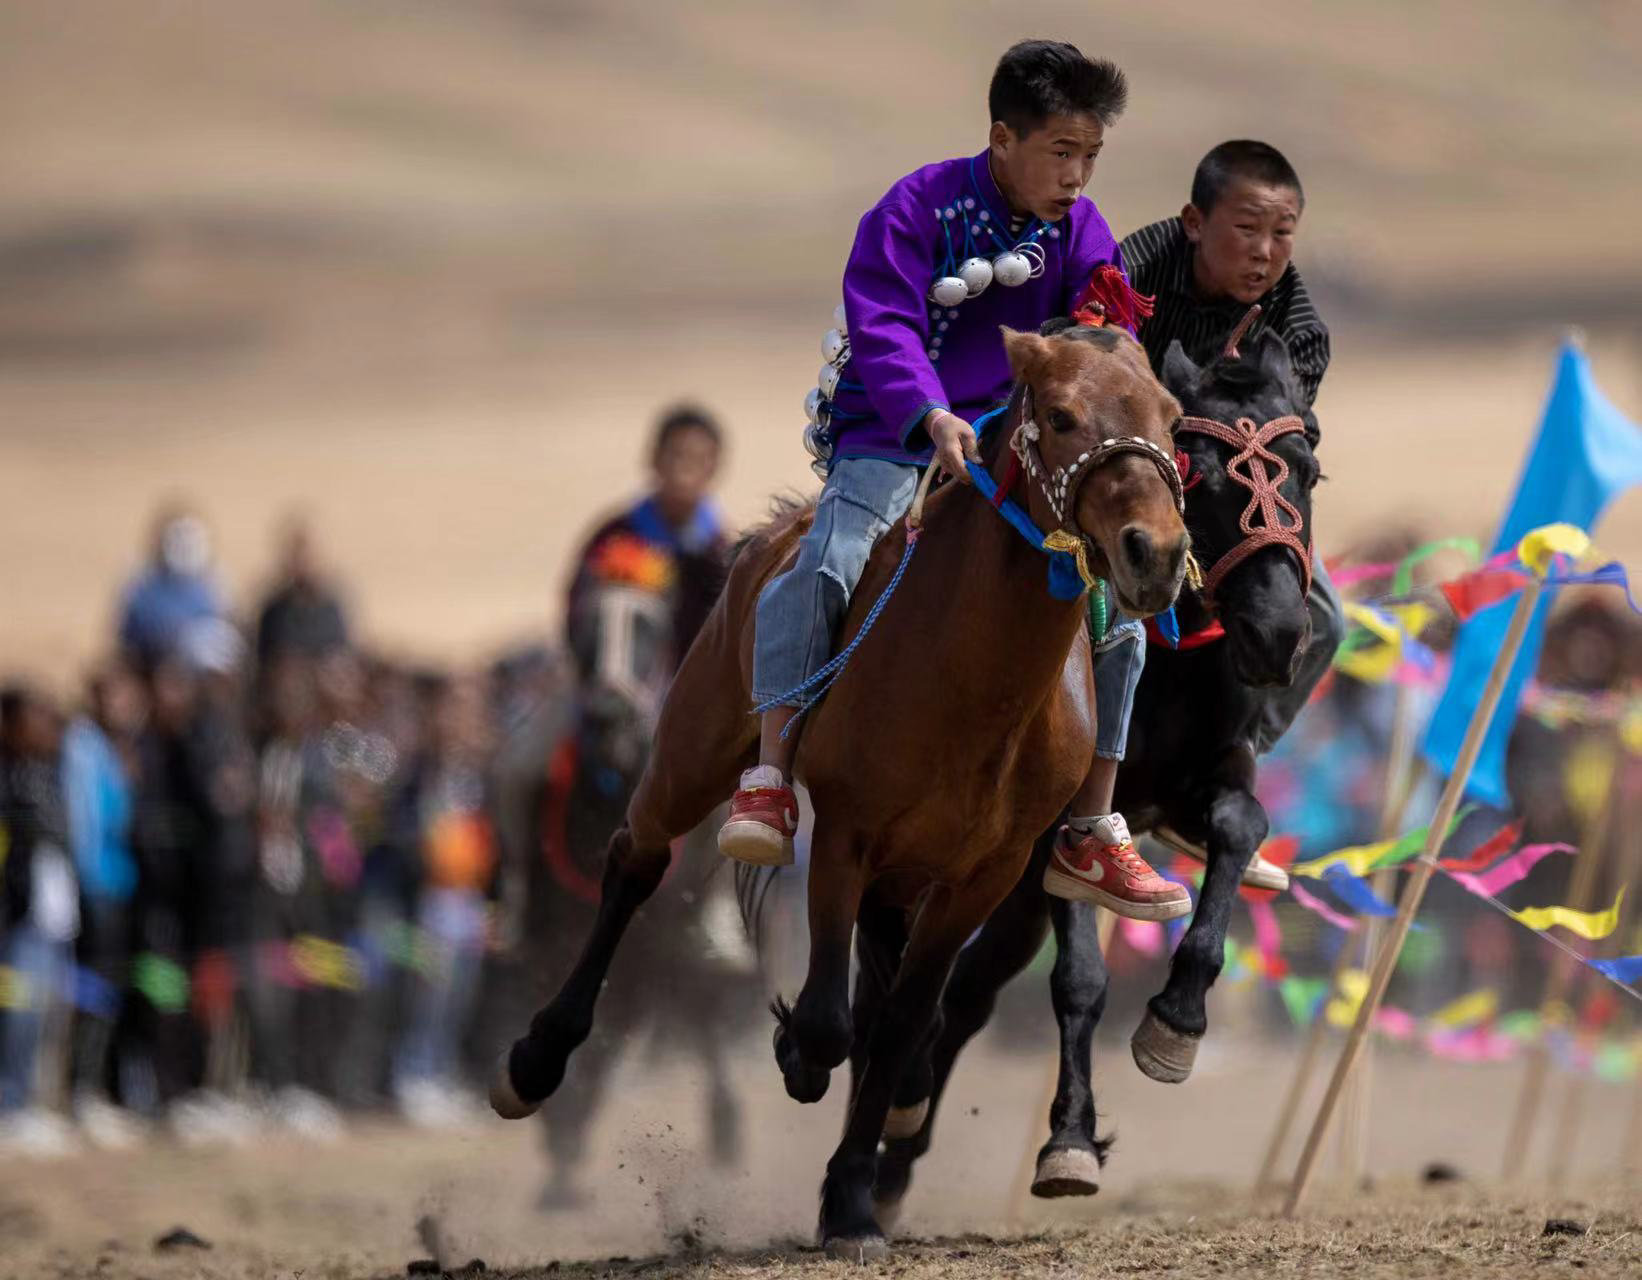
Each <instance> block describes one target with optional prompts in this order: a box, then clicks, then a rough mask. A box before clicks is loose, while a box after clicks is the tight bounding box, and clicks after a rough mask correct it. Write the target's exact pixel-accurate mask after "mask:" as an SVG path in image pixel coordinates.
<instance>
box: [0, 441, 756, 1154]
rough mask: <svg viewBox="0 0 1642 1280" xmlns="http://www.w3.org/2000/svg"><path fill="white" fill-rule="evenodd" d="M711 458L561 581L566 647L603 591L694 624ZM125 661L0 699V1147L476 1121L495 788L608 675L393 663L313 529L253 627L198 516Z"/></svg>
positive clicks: (587, 645) (174, 515) (495, 849)
mask: <svg viewBox="0 0 1642 1280" xmlns="http://www.w3.org/2000/svg"><path fill="white" fill-rule="evenodd" d="M719 449H720V435H719V430H718V428H717V426H716V424H714V423H713V422H712V420H711V419H710V418H709V417H708V416H707V415H706V414H705V413H703V412H701V411H699V410H689V409H685V410H679V411H675V412H674V413H672V414H669V415H668V416H667V417H666V418H665V419H664V420H663V421H662V423H661V425H660V427H659V428H658V432H657V436H656V440H655V443H654V451H653V454H652V456H651V457H650V459H649V461H650V463H651V464H652V470H653V473H654V485H653V487H652V489H651V491H650V492H649V493H648V495H647V496H645V497H644V498H643V499H642V500H641V501H639V502H638V503H637V504H636V505H634V506H632V507H631V508H630V509H627V510H626V511H625V512H624V513H623V514H620V515H618V516H617V517H616V518H615V519H613V520H611V521H609V522H607V523H606V524H604V525H602V526H600V528H599V529H598V531H597V532H596V533H595V536H594V537H593V538H592V539H590V541H589V542H588V544H587V546H586V548H584V550H583V551H582V553H581V556H580V557H579V559H578V562H577V565H576V568H575V571H574V572H573V574H572V575H571V576H572V589H571V593H570V598H569V601H568V603H567V612H568V614H569V615H570V627H569V633H570V639H571V645H570V648H571V649H572V650H574V649H576V648H578V647H580V648H584V649H593V648H596V647H597V645H596V642H595V641H590V640H587V639H586V638H585V637H586V636H587V635H588V634H589V633H590V632H589V628H588V627H587V626H584V625H581V624H580V623H579V622H578V619H579V618H581V617H583V615H586V614H587V613H588V612H589V605H588V603H587V602H588V600H589V599H590V587H591V586H592V585H593V584H594V583H596V581H597V580H598V579H599V578H600V577H601V575H602V576H610V575H615V576H617V577H619V578H621V579H622V580H623V581H624V582H625V583H626V584H627V585H629V586H638V587H641V588H645V589H651V590H655V591H658V592H666V593H668V598H669V599H671V600H673V601H674V602H675V605H676V607H677V608H678V609H680V610H683V611H687V612H689V613H690V614H691V617H690V619H689V621H690V622H691V623H692V624H693V623H695V622H698V621H699V618H698V617H697V616H696V615H699V614H702V613H704V612H705V604H704V603H703V602H704V601H706V602H710V599H711V594H712V591H713V590H714V589H715V588H714V586H713V584H712V583H710V582H706V581H703V582H702V583H700V584H697V585H696V588H695V589H694V590H685V591H682V592H680V591H677V590H676V589H675V587H676V583H675V581H674V579H675V577H676V576H677V575H676V574H674V573H673V571H672V566H673V564H674V562H675V560H676V561H677V562H679V563H684V564H688V563H689V562H691V553H697V554H696V559H698V560H706V561H711V562H713V563H715V564H716V563H717V561H718V559H719V557H720V555H721V553H722V549H723V542H722V532H721V529H720V527H719V522H718V519H717V515H716V509H715V508H714V507H713V506H712V503H711V500H710V497H709V496H708V490H709V488H710V486H711V484H712V482H713V478H714V476H715V474H716V471H717V461H718V454H719ZM635 574H637V575H639V577H641V578H643V581H639V580H637V579H636V578H635ZM687 576H688V575H687ZM697 576H701V575H697ZM686 585H687V586H688V584H686ZM692 629H693V627H692ZM579 638H580V639H579ZM109 652H110V656H109V657H108V658H107V659H106V660H104V661H101V662H99V663H98V664H97V665H96V666H95V667H94V669H92V670H91V671H90V673H89V675H88V676H87V678H86V679H85V684H84V690H83V693H82V694H81V696H80V697H79V698H78V699H76V700H75V701H74V704H73V705H71V706H62V705H59V704H58V702H57V701H54V699H53V698H52V697H50V696H48V695H47V693H45V692H44V691H42V690H41V689H39V688H36V687H31V686H28V685H24V684H18V683H12V684H8V685H7V686H6V687H5V688H4V691H3V696H0V1149H12V1150H24V1151H33V1152H38V1153H50V1152H54V1151H61V1150H67V1149H72V1148H74V1147H76V1146H78V1145H80V1144H81V1143H82V1142H87V1141H89V1142H91V1143H94V1144H97V1145H105V1146H115V1145H120V1144H124V1143H129V1142H132V1141H135V1140H138V1139H139V1138H141V1137H142V1136H143V1135H145V1134H148V1133H153V1132H159V1131H169V1132H172V1133H174V1134H175V1135H176V1136H177V1137H179V1138H181V1139H183V1140H185V1141H191V1140H196V1139H198V1140H215V1139H231V1138H234V1137H244V1136H248V1135H249V1134H250V1133H252V1132H255V1131H257V1130H258V1129H259V1128H262V1127H266V1126H268V1125H270V1124H273V1125H279V1126H283V1127H285V1128H289V1129H294V1130H297V1131H299V1132H304V1133H307V1134H309V1135H311V1136H315V1137H322V1136H325V1135H327V1134H331V1133H335V1132H337V1131H339V1129H340V1127H341V1126H342V1125H343V1123H344V1117H345V1115H346V1113H347V1112H349V1111H350V1110H353V1109H397V1110H398V1111H399V1112H400V1113H402V1114H403V1115H404V1116H405V1117H406V1118H407V1119H409V1120H411V1121H412V1122H414V1123H418V1124H424V1125H446V1124H455V1123H461V1122H463V1121H464V1120H466V1119H467V1118H468V1117H470V1116H471V1114H472V1113H473V1111H474V1110H475V1108H476V1107H477V1099H476V1094H475V1093H474V1091H473V1090H472V1089H471V1087H469V1086H470V1084H471V1082H472V1080H473V1079H474V1078H475V1075H476V1071H477V1068H478V1067H479V1065H480V1064H479V1063H478V1062H476V1061H475V1060H474V1059H475V1058H476V1057H478V1056H481V1055H482V1056H485V1057H486V1058H487V1059H488V1055H489V1054H492V1053H494V1050H495V1041H494V1037H491V1038H489V1039H488V1040H487V1042H486V1044H485V1045H484V1046H480V1047H473V1052H471V1053H470V1047H471V1046H470V1041H471V1040H477V1039H482V1038H484V1037H480V1036H474V1035H472V1034H471V1033H472V1032H473V1029H474V1027H475V1024H476V1020H478V1019H479V1018H480V1017H481V1016H482V1010H481V1007H480V1006H481V1004H482V1002H483V1001H484V1000H485V999H486V997H487V995H488V993H489V992H490V990H491V989H492V988H494V987H495V986H496V985H498V979H497V975H498V974H502V975H503V977H502V978H501V979H500V981H503V982H505V981H506V980H507V978H506V975H507V974H508V973H511V972H514V971H516V970H517V969H518V966H517V965H516V964H514V965H511V966H509V965H507V964H504V963H502V962H500V961H498V959H497V957H498V955H499V954H500V952H501V951H502V950H505V948H500V947H499V946H498V944H499V942H502V941H505V939H502V938H501V937H500V932H501V930H500V929H499V925H498V921H499V918H500V917H501V913H499V912H498V911H497V902H498V899H499V897H500V896H501V888H502V884H503V881H504V879H505V872H504V868H503V866H502V863H503V854H502V845H503V841H502V840H501V839H500V838H499V834H498V833H499V829H500V828H503V827H505V825H506V820H505V817H504V815H502V814H500V813H499V812H498V805H497V794H496V793H497V787H496V772H495V769H494V767H493V766H494V765H495V763H496V761H497V758H498V756H497V753H498V750H499V748H500V747H501V746H502V745H503V741H504V739H505V738H506V737H507V735H508V734H509V732H510V729H511V728H512V727H515V726H517V725H518V724H519V723H520V722H521V720H522V719H524V718H525V717H526V716H528V715H529V714H530V711H531V708H532V707H533V706H538V705H539V704H540V703H541V702H542V700H543V699H545V698H548V697H552V696H554V695H555V693H556V692H562V691H563V689H564V688H565V682H566V681H567V680H573V679H574V674H573V672H572V670H571V669H572V667H585V666H586V665H588V664H591V663H592V662H594V661H595V660H596V657H595V655H593V654H591V653H589V654H588V655H586V656H585V661H581V662H577V663H574V664H572V663H561V662H560V661H559V658H558V656H557V650H556V649H549V648H547V647H546V646H543V647H542V648H540V649H533V650H527V651H521V652H519V653H515V654H512V655H510V656H509V658H507V659H505V660H503V661H499V662H498V663H496V664H495V665H494V666H492V667H489V668H486V669H484V670H482V671H476V672H451V671H439V670H431V669H418V668H409V667H406V666H403V665H398V664H395V663H393V662H389V661H385V660H382V659H381V658H378V657H374V656H372V655H371V654H369V653H368V652H366V651H364V650H362V649H361V648H360V647H359V645H358V643H357V641H356V637H355V636H354V634H353V628H352V626H351V625H350V619H349V614H348V609H347V607H346V604H345V602H344V599H343V597H342V595H341V594H340V593H339V592H338V590H337V589H336V587H335V586H334V585H333V584H332V583H331V582H330V581H329V580H328V578H327V576H326V574H325V573H324V572H323V570H322V569H321V567H320V564H319V561H318V557H317V554H316V548H315V546H314V543H313V539H312V536H311V534H310V531H309V530H308V529H307V528H306V527H304V526H303V525H301V524H299V523H293V524H292V525H291V526H290V527H288V528H287V529H286V530H285V531H284V533H283V535H282V540H281V544H280V548H279V553H278V564H277V570H276V573H275V575H274V582H273V585H272V586H271V588H270V589H269V590H268V591H267V593H266V595H265V596H264V597H263V599H262V600H261V601H260V603H259V605H258V607H256V608H255V609H254V611H252V612H251V613H250V614H249V615H248V616H244V617H242V618H241V617H236V616H235V615H234V613H233V612H232V611H231V610H230V608H229V606H228V603H227V601H226V599H225V597H224V594H223V592H222V590H221V589H220V587H219V585H218V583H217V581H216V578H215V575H214V572H213V565H212V550H211V543H210V537H209V534H208V531H207V527H206V525H205V523H204V522H203V520H202V519H201V518H200V517H199V515H198V514H196V513H195V512H193V511H191V510H188V509H186V508H183V507H174V508H170V509H167V510H165V511H163V512H161V513H160V515H159V516H158V518H157V519H156V521H155V524H154V530H153V541H152V545H151V548H150V550H149V553H148V557H147V562H146V563H145V564H144V566H143V567H142V568H141V570H140V571H139V572H138V573H137V574H136V576H135V577H134V579H133V580H132V581H131V582H130V583H129V584H128V585H127V586H126V588H125V590H124V593H123V596H122V597H121V599H120V603H119V607H118V620H117V634H116V636H115V637H114V638H113V643H112V644H111V645H110V647H109ZM670 669H671V668H670V667H669V668H668V670H670ZM526 763H527V767H528V766H529V763H530V762H529V761H527V762H526ZM543 763H544V765H545V761H544V762H543ZM515 816H516V815H515ZM515 825H517V823H515ZM524 826H525V828H526V829H527V831H528V829H529V822H528V819H527V820H526V822H525V824H524ZM524 856H525V857H528V856H529V855H528V852H527V853H526V854H525V855H524ZM516 925H517V922H516V921H515V927H516ZM515 985H516V986H517V985H521V984H520V983H519V982H517V981H515ZM531 993H532V994H534V990H533V989H532V992H531ZM514 1029H515V1030H516V1028H514Z"/></svg>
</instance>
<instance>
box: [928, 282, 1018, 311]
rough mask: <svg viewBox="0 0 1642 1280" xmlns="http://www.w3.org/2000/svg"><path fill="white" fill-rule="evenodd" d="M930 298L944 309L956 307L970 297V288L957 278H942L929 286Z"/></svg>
mask: <svg viewBox="0 0 1642 1280" xmlns="http://www.w3.org/2000/svg"><path fill="white" fill-rule="evenodd" d="M1022 278H1023V279H1024V278H1025V277H1022ZM929 296H930V297H931V298H932V299H934V300H935V301H936V302H938V303H940V304H941V305H942V306H943V307H955V306H957V305H958V304H959V303H960V302H962V301H963V300H964V299H965V298H967V297H968V296H969V286H968V285H967V284H965V283H964V282H963V281H962V280H961V279H959V277H957V276H942V277H941V278H940V279H939V280H937V281H936V282H935V283H934V284H932V285H930V286H929Z"/></svg>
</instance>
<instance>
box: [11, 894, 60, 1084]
mask: <svg viewBox="0 0 1642 1280" xmlns="http://www.w3.org/2000/svg"><path fill="white" fill-rule="evenodd" d="M0 963H4V964H5V965H6V967H7V968H9V969H10V970H11V974H10V975H9V976H10V977H11V979H12V982H13V984H14V985H15V986H17V987H18V988H20V989H19V990H17V991H16V992H15V994H16V995H17V996H18V997H19V999H18V1000H17V1002H16V1006H15V1007H13V1008H9V1009H5V1010H4V1011H3V1012H0V1113H4V1112H7V1111H16V1110H18V1109H20V1108H22V1107H26V1106H28V1105H30V1103H32V1102H33V1100H34V1094H35V1088H34V1068H35V1064H36V1063H37V1061H38V1060H39V1057H40V1040H41V1035H42V1033H43V1032H44V1030H45V1025H46V1015H47V1014H48V1013H49V1012H51V1010H52V1009H54V1008H55V1007H57V1005H58V1003H59V1002H60V1001H61V1000H62V998H63V987H64V984H65V983H66V982H67V981H68V978H69V976H70V974H72V972H73V968H74V952H73V950H72V948H71V945H70V944H69V943H67V942H57V941H54V940H53V939H51V938H48V937H47V936H46V935H45V934H44V933H42V932H40V930H38V929H36V928H35V927H34V926H33V925H32V924H30V923H29V922H28V921H26V920H25V921H22V922H20V923H18V924H17V925H16V926H15V927H14V928H13V929H12V931H11V933H10V934H9V935H8V936H7V937H6V940H5V943H4V945H3V947H0Z"/></svg>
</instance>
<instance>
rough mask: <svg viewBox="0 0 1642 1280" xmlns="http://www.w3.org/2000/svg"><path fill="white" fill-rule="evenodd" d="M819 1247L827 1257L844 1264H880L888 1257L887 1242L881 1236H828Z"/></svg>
mask: <svg viewBox="0 0 1642 1280" xmlns="http://www.w3.org/2000/svg"><path fill="white" fill-rule="evenodd" d="M821 1247H822V1248H823V1249H825V1250H826V1253H827V1257H829V1258H839V1259H842V1260H843V1261H844V1262H859V1263H868V1262H882V1261H883V1260H884V1259H885V1258H887V1257H889V1242H888V1241H887V1240H885V1239H884V1237H883V1236H882V1235H856V1236H828V1237H827V1239H826V1240H825V1241H824V1242H823V1243H822V1245H821Z"/></svg>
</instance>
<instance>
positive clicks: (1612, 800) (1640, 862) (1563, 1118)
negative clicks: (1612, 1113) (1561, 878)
mask: <svg viewBox="0 0 1642 1280" xmlns="http://www.w3.org/2000/svg"><path fill="white" fill-rule="evenodd" d="M1624 787H1625V778H1624V763H1623V760H1622V757H1621V755H1620V750H1619V745H1618V743H1617V742H1616V743H1615V744H1614V756H1613V775H1612V777H1611V778H1610V779H1609V781H1608V794H1607V795H1606V796H1605V797H1604V798H1603V802H1602V807H1601V808H1600V809H1598V810H1597V812H1596V815H1595V816H1594V817H1593V818H1592V820H1591V824H1590V826H1591V830H1590V831H1589V832H1588V833H1587V835H1586V839H1587V840H1589V841H1590V843H1589V844H1585V845H1581V847H1580V850H1579V856H1580V857H1582V858H1596V859H1597V860H1598V861H1601V860H1603V856H1604V855H1605V854H1606V853H1607V851H1608V848H1609V838H1610V837H1611V835H1612V834H1613V830H1614V826H1615V823H1616V822H1621V818H1622V817H1628V816H1629V814H1627V813H1626V812H1625V801H1626V800H1627V799H1628V797H1627V796H1626V795H1625V794H1624ZM1620 829H1621V830H1625V829H1626V828H1625V827H1624V826H1623V825H1622V823H1621V826H1620ZM1624 848H1625V852H1624V855H1623V856H1622V857H1621V858H1620V859H1619V860H1618V867H1619V883H1620V884H1621V885H1630V884H1635V883H1636V879H1637V874H1638V872H1639V871H1642V840H1630V841H1626V842H1625V846H1624ZM1611 887H1612V886H1610V888H1611ZM1605 896H1606V893H1603V894H1599V895H1597V897H1598V898H1599V899H1600V898H1601V897H1605ZM1592 905H1593V906H1594V905H1595V904H1594V903H1593V904H1592ZM1635 919H1636V904H1635V902H1634V901H1633V900H1631V899H1627V900H1626V902H1625V904H1624V907H1623V909H1622V910H1621V912H1620V916H1619V927H1618V929H1617V930H1616V931H1615V935H1616V936H1617V937H1619V938H1628V937H1630V927H1631V924H1632V923H1633V922H1634V921H1635ZM1591 985H1592V978H1591V975H1589V974H1587V973H1585V972H1584V971H1583V970H1581V971H1580V972H1579V973H1578V974H1576V975H1575V978H1574V982H1573V993H1574V994H1575V995H1577V994H1578V991H1579V988H1580V987H1581V986H1586V987H1589V986H1591ZM1596 1034H1599V1033H1592V1038H1593V1039H1594V1038H1595V1035H1596ZM1588 1092H1589V1089H1588V1088H1587V1086H1586V1082H1585V1081H1583V1080H1580V1079H1577V1078H1575V1077H1572V1076H1570V1077H1568V1079H1566V1080H1565V1081H1564V1082H1563V1092H1562V1106H1561V1107H1560V1108H1559V1110H1558V1112H1557V1122H1556V1125H1555V1127H1554V1128H1553V1129H1552V1130H1551V1134H1552V1137H1551V1167H1550V1180H1551V1185H1552V1186H1553V1187H1560V1186H1561V1185H1562V1184H1563V1183H1564V1182H1565V1181H1566V1179H1567V1176H1568V1166H1569V1164H1570V1163H1571V1162H1572V1160H1573V1154H1574V1143H1575V1141H1576V1139H1577V1137H1578V1135H1579V1126H1580V1122H1581V1120H1582V1119H1583V1118H1584V1117H1583V1113H1584V1107H1585V1095H1586V1094H1587V1093H1588Z"/></svg>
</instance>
